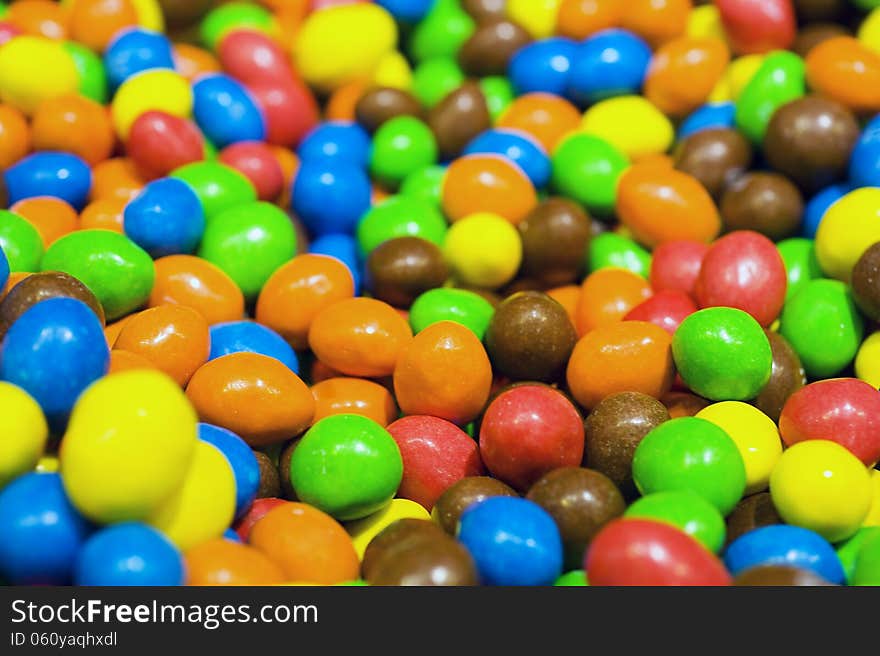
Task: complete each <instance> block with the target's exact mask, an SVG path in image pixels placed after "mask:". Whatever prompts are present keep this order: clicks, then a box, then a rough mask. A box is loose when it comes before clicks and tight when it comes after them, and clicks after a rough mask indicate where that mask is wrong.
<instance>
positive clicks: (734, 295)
mask: <svg viewBox="0 0 880 656" xmlns="http://www.w3.org/2000/svg"><path fill="white" fill-rule="evenodd" d="M787 285H788V277H787V276H786V273H785V264H784V263H783V261H782V256H781V255H779V251H778V250H777V249H776V246H775V245H774V244H773V242H772V241H770V240H769V239H767V237H765V236H763V235H761V234H758V233H757V232H752V231H750V230H741V231H737V232H731V233H730V234H728V235H725V236H724V237H722V238H721V239H719V240H717V241H716V242H715V243H714V244H712V246H711V247H710V248H709V252H708V253H706V257H705V258H703V266H702V268H701V269H700V275H699V277H698V279H697V286H696V298H697V302H698V303H699V305H700V307H701V308H707V307H718V306H726V307H732V308H738V309H740V310H743V311H744V312H748V313H749V314H751V315H752V316H753V317H754V318H755V320H756V321H757V322H758V323H760V324H761V325H762V326H769V325H770V324H771V323H773V321H774V320H775V319H776V317H778V316H779V312H780V311H781V310H782V305H783V303H784V302H785V290H786V287H787Z"/></svg>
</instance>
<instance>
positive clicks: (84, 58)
mask: <svg viewBox="0 0 880 656" xmlns="http://www.w3.org/2000/svg"><path fill="white" fill-rule="evenodd" d="M64 49H65V50H66V51H67V54H69V55H70V58H71V59H73V65H74V66H75V67H76V72H77V74H78V75H79V92H80V94H82V95H83V96H85V97H86V98H89V99H91V100H94V101H95V102H97V103H101V104H102V105H103V104H105V103H106V102H107V73H106V71H105V70H104V63H103V62H102V61H101V58H100V57H98V55H96V54H95V53H93V52H92V51H91V50H89V49H88V48H86V47H85V46H83V45H80V44H79V43H76V42H75V41H66V42H65V43H64Z"/></svg>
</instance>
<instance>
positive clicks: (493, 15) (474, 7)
mask: <svg viewBox="0 0 880 656" xmlns="http://www.w3.org/2000/svg"><path fill="white" fill-rule="evenodd" d="M461 8H462V9H464V10H465V11H466V12H467V13H469V14H470V15H471V16H472V17H473V18H474V19H475V20H476V21H477V22H478V23H482V22H483V21H492V20H498V19H499V18H504V17H505V16H506V15H507V0H461Z"/></svg>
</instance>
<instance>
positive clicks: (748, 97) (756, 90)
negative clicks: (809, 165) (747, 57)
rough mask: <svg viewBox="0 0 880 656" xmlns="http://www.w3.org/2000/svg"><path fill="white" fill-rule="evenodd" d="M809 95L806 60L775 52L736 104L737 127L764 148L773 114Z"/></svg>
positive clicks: (764, 62)
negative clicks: (807, 90)
mask: <svg viewBox="0 0 880 656" xmlns="http://www.w3.org/2000/svg"><path fill="white" fill-rule="evenodd" d="M805 93H806V69H805V66H804V60H803V59H801V58H800V57H798V56H797V55H796V54H794V53H793V52H788V51H785V50H781V51H777V52H772V53H770V54H769V55H767V56H766V57H765V58H764V61H763V62H762V63H761V66H760V68H758V71H757V72H756V73H755V75H754V77H752V79H751V80H750V81H749V82H748V84H746V86H745V88H744V89H743V90H742V93H741V94H740V96H739V98H738V99H737V101H736V113H735V117H734V120H735V122H736V127H737V128H738V129H739V130H740V132H742V133H743V134H745V135H746V136H747V137H749V139H751V140H752V141H753V142H754V143H756V144H760V143H761V142H763V141H764V134H765V133H766V132H767V125H768V124H769V123H770V119H771V118H772V117H773V113H774V112H775V111H776V110H777V109H779V108H780V107H782V105H784V104H786V103H787V102H791V101H792V100H796V99H797V98H800V97H802V96H803V95H804V94H805Z"/></svg>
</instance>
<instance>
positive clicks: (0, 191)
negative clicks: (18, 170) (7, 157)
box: [0, 171, 9, 207]
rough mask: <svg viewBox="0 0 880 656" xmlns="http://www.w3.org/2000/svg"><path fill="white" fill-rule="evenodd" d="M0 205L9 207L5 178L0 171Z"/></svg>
mask: <svg viewBox="0 0 880 656" xmlns="http://www.w3.org/2000/svg"><path fill="white" fill-rule="evenodd" d="M0 207H9V190H8V189H7V188H6V179H5V178H4V177H3V175H2V171H0Z"/></svg>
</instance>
